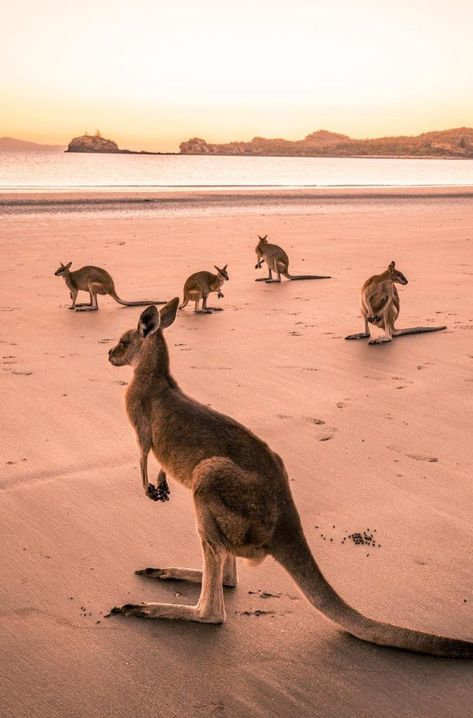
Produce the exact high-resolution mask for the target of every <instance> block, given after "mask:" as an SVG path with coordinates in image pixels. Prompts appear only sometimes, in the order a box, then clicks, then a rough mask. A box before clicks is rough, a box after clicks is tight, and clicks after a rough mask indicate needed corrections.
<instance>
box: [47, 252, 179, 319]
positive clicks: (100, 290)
mask: <svg viewBox="0 0 473 718" xmlns="http://www.w3.org/2000/svg"><path fill="white" fill-rule="evenodd" d="M71 264H72V262H69V263H68V264H63V263H62V262H60V265H61V266H60V267H59V269H56V271H55V272H54V274H55V276H56V277H64V281H65V282H66V284H67V286H68V287H69V290H70V292H69V293H70V296H71V299H72V304H71V306H70V307H68V309H73V310H74V311H76V312H92V311H96V310H98V308H99V305H98V303H97V294H109V295H110V296H111V297H112V299H114V300H115V301H116V302H118V303H119V304H123V306H125V307H142V306H146V305H149V304H166V302H165V301H159V300H155V299H143V300H141V301H139V302H126V301H125V300H124V299H120V297H119V296H118V294H117V293H116V291H115V285H114V283H113V279H112V277H111V276H110V274H109V273H108V272H107V271H105V269H101V268H100V267H81V268H80V269H76V270H75V271H74V272H71V271H70V267H71ZM81 290H82V291H84V292H89V297H90V302H89V303H88V304H77V302H76V300H77V294H78V293H79V291H81Z"/></svg>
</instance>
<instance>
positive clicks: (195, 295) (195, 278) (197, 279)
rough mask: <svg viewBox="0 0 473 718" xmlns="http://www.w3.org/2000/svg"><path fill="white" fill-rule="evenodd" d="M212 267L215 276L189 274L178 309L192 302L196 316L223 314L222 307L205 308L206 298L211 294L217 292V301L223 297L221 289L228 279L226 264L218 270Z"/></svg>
mask: <svg viewBox="0 0 473 718" xmlns="http://www.w3.org/2000/svg"><path fill="white" fill-rule="evenodd" d="M214 267H215V269H216V270H217V274H212V272H195V274H191V276H190V277H188V279H186V282H185V284H184V291H183V294H184V298H183V300H182V304H181V305H180V307H179V309H184V307H187V305H188V303H189V300H192V301H194V302H195V312H196V313H197V314H212V312H223V309H222V307H208V306H207V297H208V296H209V294H210V293H211V292H217V297H218V298H219V299H221V298H222V297H223V294H222V292H221V287H222V286H223V283H224V282H226V281H228V279H230V277H229V276H228V272H227V267H228V264H226V265H225V266H224V267H223V268H222V269H219V268H218V267H217V265H216V264H214ZM200 300H202V309H199V302H200Z"/></svg>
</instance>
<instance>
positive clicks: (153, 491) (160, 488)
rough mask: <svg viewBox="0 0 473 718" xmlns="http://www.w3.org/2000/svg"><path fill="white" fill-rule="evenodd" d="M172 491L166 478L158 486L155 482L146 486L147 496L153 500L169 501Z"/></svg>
mask: <svg viewBox="0 0 473 718" xmlns="http://www.w3.org/2000/svg"><path fill="white" fill-rule="evenodd" d="M158 478H159V477H158ZM170 493H171V492H170V489H169V485H168V482H167V481H166V478H164V479H163V480H161V483H160V484H158V485H157V486H154V484H148V486H147V487H146V496H147V497H148V498H149V499H151V500H152V501H169V494H170Z"/></svg>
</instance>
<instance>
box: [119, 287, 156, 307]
mask: <svg viewBox="0 0 473 718" xmlns="http://www.w3.org/2000/svg"><path fill="white" fill-rule="evenodd" d="M109 294H110V296H111V297H112V299H114V300H115V301H116V302H118V304H122V305H123V306H124V307H146V306H149V305H150V304H166V302H165V301H162V300H160V299H142V300H140V301H139V302H127V301H125V299H120V297H119V296H118V294H117V293H116V291H115V289H111V290H110V291H109Z"/></svg>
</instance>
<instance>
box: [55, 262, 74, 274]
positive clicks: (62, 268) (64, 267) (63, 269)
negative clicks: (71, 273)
mask: <svg viewBox="0 0 473 718" xmlns="http://www.w3.org/2000/svg"><path fill="white" fill-rule="evenodd" d="M59 264H60V265H61V266H60V267H59V269H56V271H55V272H54V275H55V276H56V277H62V276H63V275H64V274H65V273H66V272H67V270H68V269H69V268H70V266H71V264H72V262H68V263H67V264H63V263H62V262H59Z"/></svg>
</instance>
